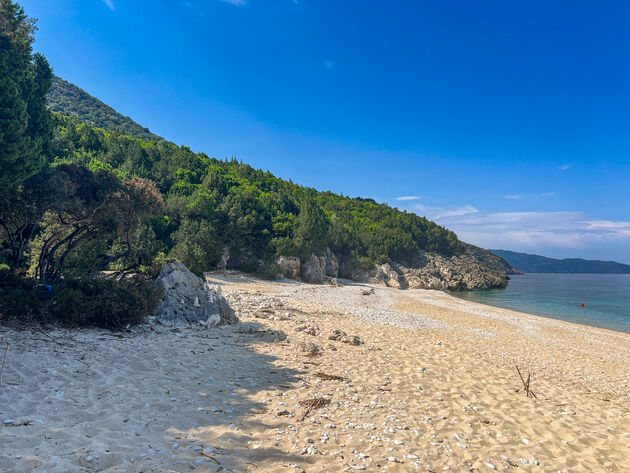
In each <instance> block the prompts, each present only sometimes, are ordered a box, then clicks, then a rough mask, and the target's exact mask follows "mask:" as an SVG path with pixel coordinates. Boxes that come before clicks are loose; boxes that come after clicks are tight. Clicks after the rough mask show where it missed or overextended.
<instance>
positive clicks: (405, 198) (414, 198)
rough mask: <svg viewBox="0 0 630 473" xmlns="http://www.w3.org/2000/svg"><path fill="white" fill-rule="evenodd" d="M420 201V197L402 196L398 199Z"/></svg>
mask: <svg viewBox="0 0 630 473" xmlns="http://www.w3.org/2000/svg"><path fill="white" fill-rule="evenodd" d="M418 199H420V196H419V195H401V196H400V197H396V200H418Z"/></svg>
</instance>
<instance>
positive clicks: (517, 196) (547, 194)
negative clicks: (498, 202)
mask: <svg viewBox="0 0 630 473" xmlns="http://www.w3.org/2000/svg"><path fill="white" fill-rule="evenodd" d="M555 194H556V193H555V192H541V193H540V194H506V195H504V196H503V198H504V199H509V200H519V199H526V198H528V197H552V196H554V195H555Z"/></svg>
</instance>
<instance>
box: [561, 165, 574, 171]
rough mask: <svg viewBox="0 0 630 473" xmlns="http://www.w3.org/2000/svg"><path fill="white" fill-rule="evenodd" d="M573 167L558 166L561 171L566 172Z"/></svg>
mask: <svg viewBox="0 0 630 473" xmlns="http://www.w3.org/2000/svg"><path fill="white" fill-rule="evenodd" d="M571 167H572V165H571V164H563V165H562V166H558V169H560V170H561V171H566V170H567V169H571Z"/></svg>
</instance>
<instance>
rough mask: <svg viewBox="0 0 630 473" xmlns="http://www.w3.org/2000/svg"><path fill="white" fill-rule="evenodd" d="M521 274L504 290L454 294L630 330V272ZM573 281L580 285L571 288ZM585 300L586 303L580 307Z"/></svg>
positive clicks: (549, 316)
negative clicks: (629, 296)
mask: <svg viewBox="0 0 630 473" xmlns="http://www.w3.org/2000/svg"><path fill="white" fill-rule="evenodd" d="M519 277H520V278H523V281H518V280H517V282H518V284H516V286H510V285H508V287H507V288H505V289H502V290H497V291H495V290H488V291H461V293H455V292H454V293H452V294H453V296H454V297H456V298H458V299H462V300H465V301H468V302H475V303H478V304H485V305H488V306H491V307H500V308H503V309H507V310H513V311H516V312H522V313H528V314H532V315H536V316H539V317H544V318H549V319H554V320H561V321H564V322H567V323H573V324H578V325H582V326H590V327H597V328H601V329H606V330H611V331H614V332H621V333H629V334H630V318H628V312H627V311H624V308H625V307H626V306H627V305H629V304H630V299H629V298H628V297H627V295H626V292H627V291H625V289H626V287H627V288H628V289H629V290H630V279H628V278H630V275H627V274H612V273H610V274H609V273H607V274H590V273H589V274H587V273H528V274H524V275H521V276H519ZM556 277H557V278H556ZM598 277H601V278H602V279H598ZM573 278H575V279H573ZM514 279H515V280H516V279H517V278H514ZM545 284H548V286H546V285H545ZM573 285H575V288H576V289H569V290H568V291H567V288H568V287H572V286H573ZM547 287H549V289H547ZM609 288H610V289H609ZM565 291H567V292H565ZM589 291H590V292H589ZM581 302H584V303H585V304H586V306H585V307H584V306H583V307H581V308H580V303H581Z"/></svg>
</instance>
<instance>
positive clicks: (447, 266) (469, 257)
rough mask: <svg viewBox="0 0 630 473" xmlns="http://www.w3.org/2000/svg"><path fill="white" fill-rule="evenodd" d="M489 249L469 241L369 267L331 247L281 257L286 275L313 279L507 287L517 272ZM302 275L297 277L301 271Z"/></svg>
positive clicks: (432, 286) (459, 288)
mask: <svg viewBox="0 0 630 473" xmlns="http://www.w3.org/2000/svg"><path fill="white" fill-rule="evenodd" d="M487 253H489V252H487V251H486V250H482V249H481V248H477V247H474V246H472V245H467V247H466V250H465V252H464V253H462V254H459V255H455V256H450V257H447V256H442V255H437V254H434V253H427V252H424V251H422V252H420V253H419V254H418V256H417V257H416V258H415V260H414V261H413V262H411V263H409V264H406V265H402V264H399V263H396V262H393V261H390V262H388V263H385V264H382V265H377V266H374V267H372V268H369V269H363V268H360V267H358V266H356V265H354V264H352V263H351V262H349V261H344V260H343V259H341V260H339V258H338V257H337V256H336V255H335V254H333V253H332V252H331V251H330V250H327V251H326V254H325V255H323V256H315V255H312V256H311V257H310V258H309V259H308V260H307V261H304V262H300V261H299V259H298V258H295V257H293V258H280V259H279V260H278V263H279V265H280V267H281V268H282V271H283V275H284V277H287V278H290V279H299V280H302V281H304V282H310V283H316V284H321V283H329V282H332V281H334V280H335V279H336V278H337V277H342V278H346V279H351V280H353V281H358V282H369V283H375V284H384V285H386V286H388V287H396V288H400V289H440V290H451V291H464V290H474V289H479V290H484V289H493V288H502V287H506V286H507V283H508V280H509V277H508V274H515V272H516V270H515V269H514V268H512V267H511V266H510V265H509V264H508V263H507V262H505V260H503V259H502V258H497V257H496V255H492V254H490V256H489V255H487ZM298 274H299V275H300V277H296V276H297V275H298Z"/></svg>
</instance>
